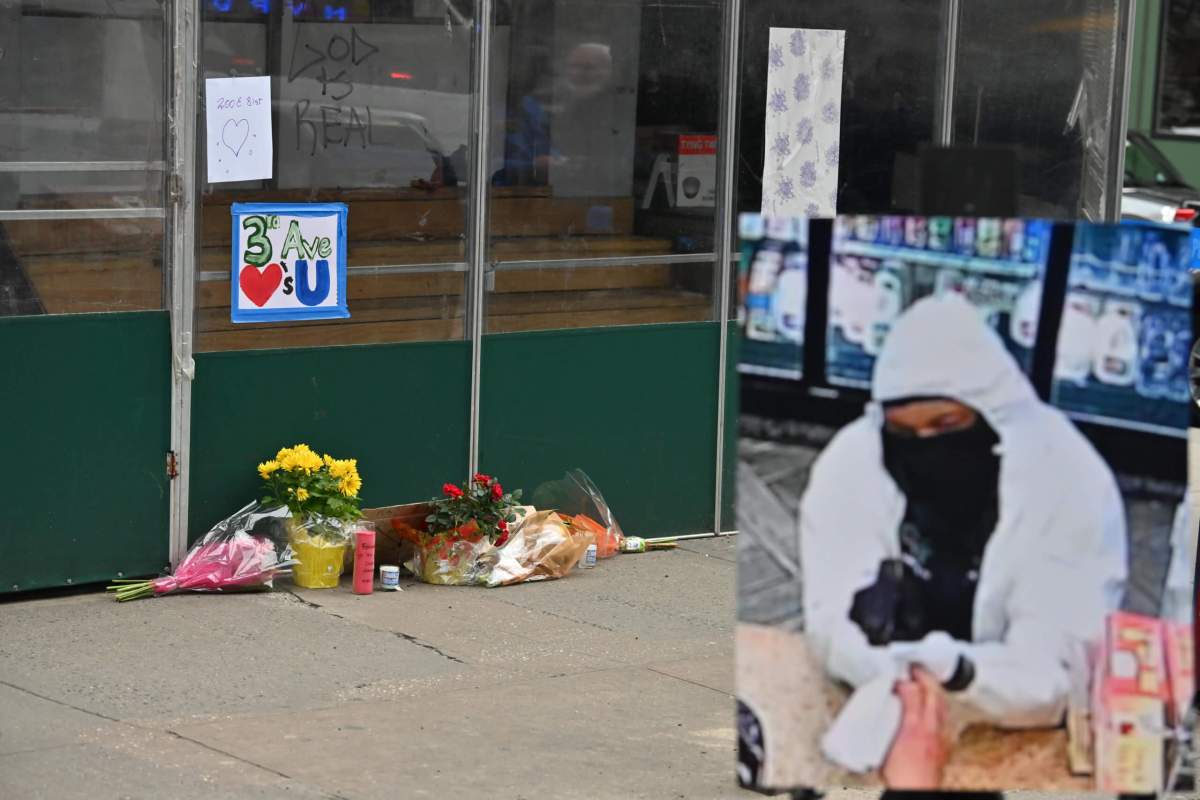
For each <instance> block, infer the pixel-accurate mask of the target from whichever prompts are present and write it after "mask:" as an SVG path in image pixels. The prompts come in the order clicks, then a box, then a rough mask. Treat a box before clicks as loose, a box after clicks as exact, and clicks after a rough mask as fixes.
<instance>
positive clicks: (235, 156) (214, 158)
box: [204, 77, 273, 183]
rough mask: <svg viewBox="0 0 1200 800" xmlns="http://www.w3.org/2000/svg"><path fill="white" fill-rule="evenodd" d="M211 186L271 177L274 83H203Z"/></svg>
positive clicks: (261, 80) (263, 80)
mask: <svg viewBox="0 0 1200 800" xmlns="http://www.w3.org/2000/svg"><path fill="white" fill-rule="evenodd" d="M204 94H205V117H206V119H207V128H206V130H207V131H208V182H209V183H226V182H229V181H253V180H263V179H269V178H270V177H271V163H272V160H273V159H272V144H271V79H270V78H269V77H260V78H209V79H208V80H206V81H205V82H204Z"/></svg>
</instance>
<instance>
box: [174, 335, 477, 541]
mask: <svg viewBox="0 0 1200 800" xmlns="http://www.w3.org/2000/svg"><path fill="white" fill-rule="evenodd" d="M470 364H471V348H470V344H469V343H468V342H429V343H416V344H390V345H367V346H362V347H330V348H312V349H296V350H252V351H246V352H236V353H204V354H200V355H197V356H196V381H195V384H194V386H193V390H192V454H191V488H190V492H191V494H190V499H189V514H188V516H189V520H188V522H189V526H188V528H189V533H190V536H191V538H192V539H193V540H194V539H195V538H196V537H198V536H200V535H202V534H203V533H204V532H205V531H206V530H208V528H209V527H210V526H211V525H212V524H213V523H215V522H218V521H220V520H221V519H223V518H224V517H226V516H228V515H229V514H231V513H233V512H234V511H236V510H237V509H238V508H240V507H241V506H242V505H244V504H245V503H247V502H249V501H251V500H253V499H255V498H256V497H258V495H259V479H258V475H257V474H256V472H255V465H257V464H258V463H259V462H260V461H264V460H266V459H268V458H270V457H271V456H272V455H273V454H274V453H275V452H276V451H277V450H278V449H279V448H280V447H284V446H288V445H292V444H296V443H297V442H301V441H303V442H306V443H308V444H310V445H312V447H313V448H314V449H316V450H319V451H322V452H328V453H330V454H331V455H334V456H336V457H338V458H357V459H358V466H359V471H360V473H361V474H362V476H363V493H362V497H363V503H364V506H366V507H371V506H381V505H391V504H395V503H406V502H412V501H416V500H423V499H426V498H428V497H432V496H433V495H435V494H437V492H438V490H439V487H440V486H441V485H442V483H443V482H445V481H447V480H454V481H457V480H461V479H462V478H464V477H465V475H466V472H467V447H468V438H469V433H468V424H467V423H468V420H469V418H470V417H469V413H470Z"/></svg>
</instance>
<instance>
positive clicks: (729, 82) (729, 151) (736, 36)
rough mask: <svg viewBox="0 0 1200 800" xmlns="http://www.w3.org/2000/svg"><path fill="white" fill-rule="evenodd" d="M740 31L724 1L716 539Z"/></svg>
mask: <svg viewBox="0 0 1200 800" xmlns="http://www.w3.org/2000/svg"><path fill="white" fill-rule="evenodd" d="M741 26H742V0H726V3H725V16H724V19H723V20H722V28H723V30H722V32H721V79H722V84H721V95H720V96H721V106H720V112H719V113H720V121H719V124H718V129H717V145H718V147H719V150H718V151H717V152H718V153H719V154H720V155H719V157H718V159H717V207H716V214H715V217H716V218H715V220H714V222H715V223H716V226H717V229H716V231H714V236H713V251H714V252H716V253H719V254H720V255H721V257H720V258H719V259H718V261H717V265H716V268H715V269H716V272H717V275H716V276H715V280H714V282H713V283H714V289H715V292H714V295H715V296H714V298H713V300H714V306H715V311H716V313H715V315H714V316H715V317H716V320H717V324H718V326H719V329H718V331H719V332H718V336H719V344H718V346H717V363H716V369H717V420H716V433H717V438H716V452H714V453H713V466H714V468H715V472H714V476H713V520H712V535H714V536H719V535H721V534H722V533H723V532H724V531H722V527H723V526H722V524H721V523H722V522H723V517H724V511H725V508H724V505H725V504H724V502H723V501H724V498H725V436H726V435H727V434H726V420H725V417H726V415H727V414H728V409H727V407H726V406H727V404H726V402H725V398H726V394H727V393H728V374H729V365H728V363H727V362H728V361H729V318H730V307H731V305H732V301H733V265H734V263H735V262H734V260H733V259H732V258H730V257H729V255H728V254H730V253H732V252H733V251H734V250H735V249H736V247H737V242H736V241H735V240H734V235H733V230H734V224H735V216H736V214H737V198H736V196H735V194H734V188H735V185H736V183H737V142H736V137H737V132H738V128H737V123H738V99H737V96H738V77H739V75H740V74H741Z"/></svg>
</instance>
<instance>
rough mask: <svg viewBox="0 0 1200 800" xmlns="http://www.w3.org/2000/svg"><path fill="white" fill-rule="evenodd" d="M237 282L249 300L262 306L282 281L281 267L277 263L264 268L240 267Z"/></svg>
mask: <svg viewBox="0 0 1200 800" xmlns="http://www.w3.org/2000/svg"><path fill="white" fill-rule="evenodd" d="M238 283H240V284H241V286H242V293H243V294H245V295H246V297H248V298H249V299H250V302H251V303H254V305H256V306H258V307H259V308H262V307H263V306H264V305H266V303H267V301H268V300H270V299H271V295H273V294H275V290H276V289H278V288H279V284H281V283H283V269H282V268H281V267H280V266H279V265H278V264H270V265H268V266H267V268H266V269H264V270H260V269H258V268H257V267H250V266H247V267H244V268H243V269H242V274H241V276H239V278H238Z"/></svg>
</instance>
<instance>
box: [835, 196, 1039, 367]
mask: <svg viewBox="0 0 1200 800" xmlns="http://www.w3.org/2000/svg"><path fill="white" fill-rule="evenodd" d="M1050 230H1051V225H1050V223H1049V222H1046V221H1043V220H1021V219H997V218H981V219H974V218H965V217H964V218H952V217H898V216H882V217H880V216H863V215H860V216H841V217H838V218H837V220H835V222H834V232H833V245H832V252H831V255H830V277H829V318H828V323H827V334H826V347H827V354H826V360H827V370H826V377H827V378H828V380H829V382H830V383H831V384H834V385H837V386H846V387H854V388H866V387H868V386H869V385H870V381H871V371H872V369H873V368H874V365H875V358H876V357H877V356H878V355H879V352H880V349H881V348H882V347H883V343H884V340H885V339H886V338H887V334H888V331H889V329H890V327H891V325H892V323H893V322H894V321H895V319H896V318H897V317H898V316H899V315H900V314H901V313H902V312H903V311H904V309H906V308H908V307H909V306H911V305H912V304H913V303H915V302H916V301H917V300H919V299H921V298H922V297H926V296H928V295H931V294H941V293H944V292H954V293H958V294H962V295H964V296H965V297H966V298H967V299H968V300H969V301H970V302H971V303H972V304H973V305H975V306H976V307H978V308H979V310H980V313H982V314H983V315H984V316H985V317H986V318H987V320H988V322H989V324H990V325H991V326H992V327H993V328H994V329H995V330H996V332H997V333H998V334H999V335H1000V337H1001V338H1002V339H1003V340H1004V343H1005V345H1006V346H1007V347H1008V349H1009V351H1010V352H1011V353H1012V354H1013V356H1014V357H1015V358H1016V359H1017V361H1018V362H1019V363H1020V364H1021V366H1022V368H1023V369H1025V370H1026V371H1027V372H1028V371H1029V370H1030V369H1031V368H1032V364H1033V351H1034V346H1035V344H1036V341H1037V332H1038V322H1039V317H1040V313H1041V298H1042V285H1043V281H1044V278H1045V274H1046V263H1047V258H1048V255H1049V249H1050Z"/></svg>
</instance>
